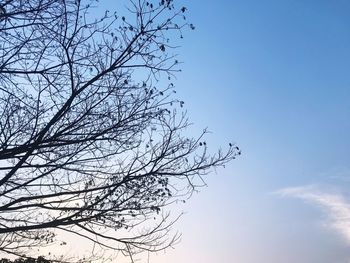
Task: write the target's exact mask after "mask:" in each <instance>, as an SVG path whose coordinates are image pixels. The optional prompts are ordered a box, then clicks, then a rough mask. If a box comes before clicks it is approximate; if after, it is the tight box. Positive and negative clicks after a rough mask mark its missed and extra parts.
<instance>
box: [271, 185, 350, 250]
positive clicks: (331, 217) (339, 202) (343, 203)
mask: <svg viewBox="0 0 350 263" xmlns="http://www.w3.org/2000/svg"><path fill="white" fill-rule="evenodd" d="M275 193H276V194H278V195H280V196H283V197H293V198H300V199H302V200H304V201H306V202H308V203H310V204H312V205H316V206H318V207H320V208H322V209H323V210H324V211H325V213H326V214H327V216H328V221H327V222H325V223H326V225H327V226H328V227H331V228H333V229H335V230H336V231H337V232H338V233H339V234H340V235H342V236H343V237H344V238H345V240H346V241H347V242H348V243H349V244H350V203H349V202H348V201H347V200H346V199H345V198H344V196H343V195H341V194H339V193H329V192H326V191H321V190H320V189H318V188H317V187H316V186H313V185H309V186H302V187H289V188H284V189H281V190H278V191H277V192H275Z"/></svg>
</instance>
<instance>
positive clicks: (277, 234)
mask: <svg viewBox="0 0 350 263" xmlns="http://www.w3.org/2000/svg"><path fill="white" fill-rule="evenodd" d="M187 6H188V7H189V15H188V17H189V18H190V19H191V21H193V23H194V24H195V25H196V30H195V31H194V32H189V33H186V37H185V39H184V43H183V47H182V48H181V49H180V56H181V59H182V60H183V61H184V62H185V63H184V65H183V73H181V74H180V75H179V76H178V80H177V87H178V91H179V92H178V94H179V96H181V97H183V98H184V100H185V103H186V104H185V105H186V109H187V110H188V112H189V115H190V117H191V119H192V121H193V122H194V123H195V127H196V128H198V130H201V129H202V128H203V127H207V126H208V127H209V129H210V130H211V131H212V132H213V133H212V134H210V136H209V138H208V141H209V143H210V145H212V146H213V148H215V147H218V146H220V145H223V146H225V145H226V144H227V143H228V142H230V141H234V142H236V143H237V144H238V145H240V146H241V148H242V150H243V155H242V157H241V158H239V159H238V160H236V161H234V162H233V163H231V164H230V165H229V166H227V167H226V169H223V170H218V171H217V172H216V173H213V174H211V175H210V176H208V178H207V183H208V187H207V188H205V189H203V190H202V192H201V193H199V194H198V195H195V196H194V198H193V199H192V200H191V201H190V202H189V204H187V205H186V206H185V207H184V210H185V211H187V214H186V215H185V216H183V218H182V219H181V220H180V222H179V223H178V224H177V228H178V229H179V230H180V231H182V233H183V237H182V242H181V243H180V244H179V245H178V246H177V247H176V249H175V250H169V251H167V253H166V254H163V253H160V254H158V255H157V256H152V257H151V259H152V261H153V262H165V261H166V262H170V263H173V262H174V263H175V262H184V263H187V262H188V263H190V262H191V263H193V262H201V263H211V262H223V263H226V262H227V263H229V262H239V263H256V262H269V263H289V262H291V263H292V262H293V263H294V262H298V263H312V262H317V263H327V262H340V263H343V262H344V263H346V262H350V252H349V251H350V250H349V247H350V187H349V186H350V162H349V161H350V150H349V149H350V139H349V133H350V122H349V116H350V74H349V68H350V27H349V25H350V16H349V11H350V2H349V1H341V0H339V1H323V0H319V1H311V0H303V1H301V0H278V1H277V0H274V1H273V0H269V1H258V0H244V1H243V0H232V1H225V0H220V1H215V2H214V1H191V2H190V3H188V4H187Z"/></svg>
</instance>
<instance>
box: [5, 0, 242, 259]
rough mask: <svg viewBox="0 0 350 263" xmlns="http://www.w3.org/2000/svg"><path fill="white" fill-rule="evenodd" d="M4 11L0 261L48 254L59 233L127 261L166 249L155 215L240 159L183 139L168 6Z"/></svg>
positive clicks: (163, 226) (29, 5)
mask: <svg viewBox="0 0 350 263" xmlns="http://www.w3.org/2000/svg"><path fill="white" fill-rule="evenodd" d="M95 4H96V3H95V2H94V1H80V0H3V1H2V2H1V6H0V116H1V117H0V250H1V251H3V252H7V253H13V254H17V255H20V254H21V253H24V252H25V251H26V249H27V248H28V247H31V248H33V247H39V246H40V247H42V246H45V245H51V244H53V243H54V242H55V241H56V240H57V236H56V234H57V230H60V231H66V232H69V233H74V234H75V235H77V236H78V237H81V238H85V239H87V240H91V241H92V242H94V243H95V244H98V245H100V246H102V247H105V248H108V249H116V250H121V251H123V252H125V253H129V254H133V253H136V252H137V251H139V250H147V251H157V250H159V249H163V248H164V247H167V246H168V245H170V244H172V243H173V242H174V241H175V239H176V237H172V236H171V235H169V229H170V226H171V225H172V222H173V221H171V220H170V221H169V220H168V214H166V213H164V212H163V208H164V207H165V206H167V205H169V204H170V203H172V202H175V201H176V200H179V199H184V198H187V197H189V196H190V195H191V193H192V192H193V191H194V190H195V189H196V187H197V186H200V185H201V183H202V182H201V176H202V175H204V174H206V173H207V172H209V170H210V169H211V168H213V167H216V166H222V165H224V164H225V163H226V162H228V161H229V160H231V159H233V158H235V156H236V155H238V154H240V152H239V149H238V148H237V147H236V146H234V145H231V144H230V146H229V147H228V150H227V151H226V152H222V151H221V150H220V151H218V152H217V153H216V154H208V152H207V146H206V143H205V142H204V141H203V135H204V134H205V133H206V131H204V132H203V134H201V135H199V136H198V137H197V138H192V137H189V138H188V137H186V136H185V135H184V133H185V129H186V127H187V126H188V125H189V122H188V120H187V117H186V115H185V113H184V112H183V111H182V109H181V108H182V106H183V102H182V101H179V100H177V99H176V98H174V96H175V95H174V85H173V84H172V83H171V79H172V78H173V75H174V74H175V73H176V72H177V71H179V68H178V65H179V63H178V61H177V59H176V54H175V53H174V50H175V48H176V46H173V45H175V44H176V43H175V41H173V42H172V41H170V40H169V39H174V38H177V37H178V38H182V30H183V29H184V28H185V27H187V28H192V29H193V25H192V24H189V23H187V22H186V19H185V17H184V14H185V13H186V8H185V7H182V8H181V7H176V6H174V3H173V1H172V0H161V1H159V2H158V1H144V0H130V1H127V4H126V8H127V12H126V14H125V15H124V16H122V14H121V13H112V12H108V11H106V12H105V13H103V14H102V15H101V17H99V18H97V14H98V13H99V12H101V10H100V9H99V8H97V7H95V6H94V5H95Z"/></svg>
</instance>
